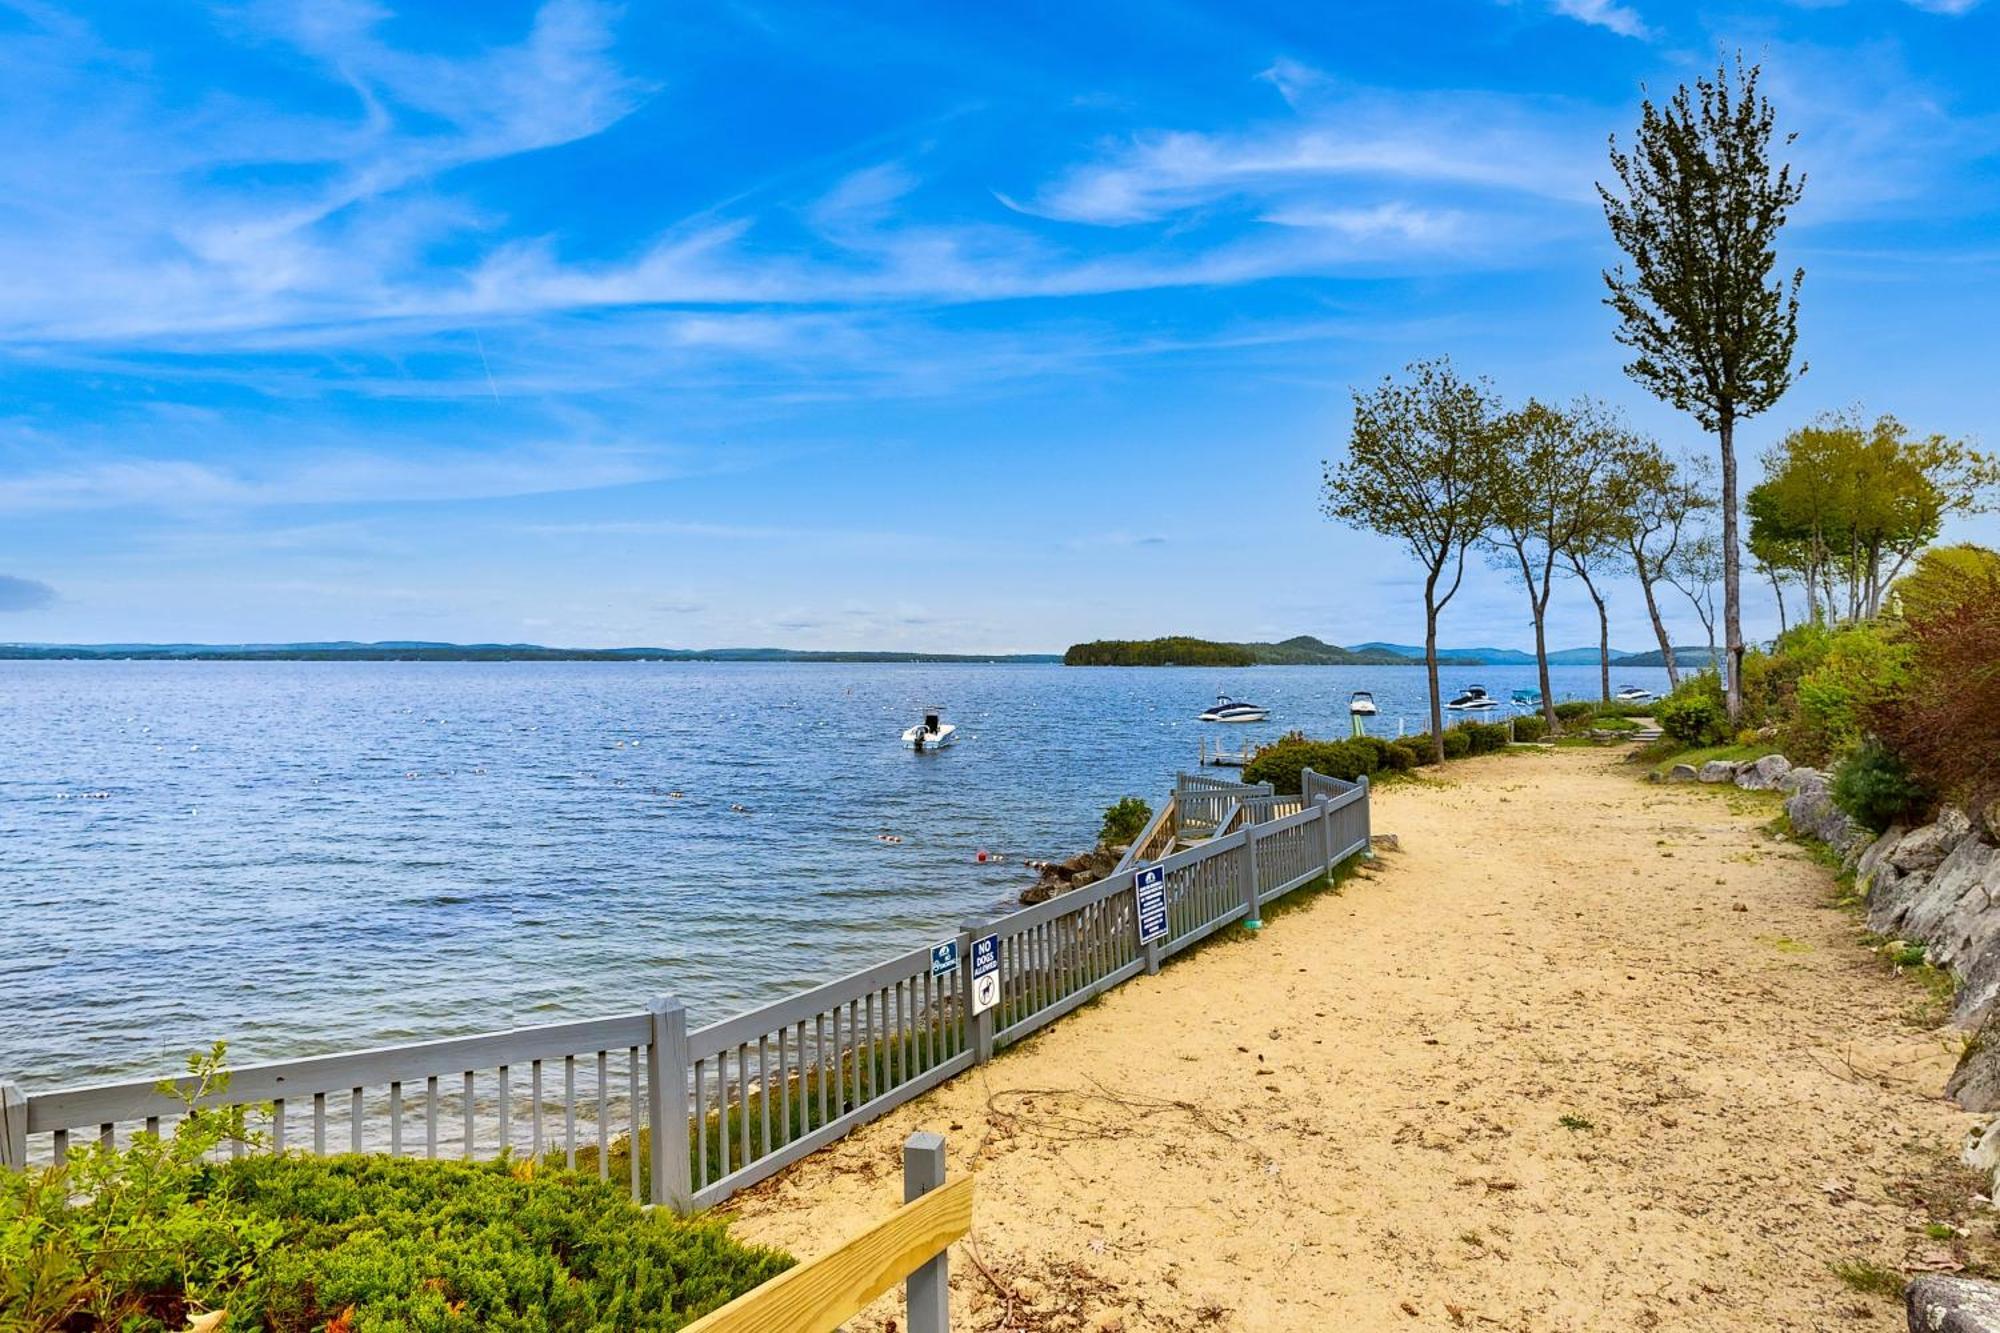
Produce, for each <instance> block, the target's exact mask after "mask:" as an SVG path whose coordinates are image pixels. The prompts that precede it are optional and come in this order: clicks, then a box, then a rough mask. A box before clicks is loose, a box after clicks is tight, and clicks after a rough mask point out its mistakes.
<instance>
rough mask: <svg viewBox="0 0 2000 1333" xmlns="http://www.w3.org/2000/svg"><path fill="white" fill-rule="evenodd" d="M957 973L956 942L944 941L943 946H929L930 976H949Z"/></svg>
mask: <svg viewBox="0 0 2000 1333" xmlns="http://www.w3.org/2000/svg"><path fill="white" fill-rule="evenodd" d="M956 971H958V941H957V940H946V941H945V942H944V943H943V944H933V945H932V946H931V975H932V976H934V977H946V976H950V975H951V974H952V973H953V972H956Z"/></svg>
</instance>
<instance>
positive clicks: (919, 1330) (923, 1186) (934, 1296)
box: [903, 1133, 951, 1333]
mask: <svg viewBox="0 0 2000 1333" xmlns="http://www.w3.org/2000/svg"><path fill="white" fill-rule="evenodd" d="M944 1171H945V1162H944V1139H943V1137H942V1136H941V1135H937V1134H924V1133H918V1134H912V1135H910V1137H909V1138H908V1139H907V1140H906V1141H905V1142H904V1144H903V1202H904V1203H915V1202H916V1201H917V1200H918V1199H921V1198H923V1197H924V1195H926V1194H929V1193H930V1192H931V1191H932V1190H934V1189H940V1188H942V1187H943V1185H944ZM904 1303H905V1306H906V1308H907V1312H908V1314H909V1329H910V1333H950V1330H951V1258H950V1255H949V1253H948V1252H947V1251H945V1250H939V1251H938V1253H937V1257H936V1258H934V1259H932V1260H931V1261H930V1262H929V1263H926V1264H925V1265H924V1266H923V1267H922V1268H919V1269H917V1271H916V1272H914V1273H912V1274H910V1277H909V1281H908V1283H907V1284H906V1285H905V1287H904Z"/></svg>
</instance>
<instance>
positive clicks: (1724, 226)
mask: <svg viewBox="0 0 2000 1333" xmlns="http://www.w3.org/2000/svg"><path fill="white" fill-rule="evenodd" d="M1758 75H1759V69H1758V67H1757V66H1756V65H1754V64H1753V65H1749V66H1746V65H1745V64H1744V63H1743V59H1742V57H1741V56H1740V55H1739V56H1738V57H1737V59H1736V68H1735V77H1734V78H1733V79H1732V78H1731V75H1730V69H1729V66H1728V65H1727V64H1724V65H1722V66H1720V67H1719V68H1718V69H1717V70H1716V73H1715V78H1714V79H1713V80H1709V79H1697V80H1695V83H1694V87H1693V88H1692V89H1689V88H1688V87H1687V86H1686V85H1683V86H1682V87H1681V88H1680V89H1679V90H1677V91H1676V92H1675V94H1674V96H1673V98H1672V99H1671V100H1669V101H1668V102H1667V103H1666V104H1665V105H1664V106H1655V105H1654V104H1653V102H1652V100H1651V99H1647V101H1646V102H1645V104H1644V105H1643V107H1642V108H1641V110H1640V119H1639V130H1638V134H1637V136H1636V137H1635V140H1634V143H1633V147H1632V151H1631V152H1630V153H1626V152H1624V151H1622V150H1620V148H1619V147H1618V140H1617V138H1616V137H1615V136H1614V137H1613V138H1612V141H1611V168H1612V171H1613V172H1614V173H1615V174H1616V175H1617V177H1618V185H1619V189H1618V190H1617V191H1613V190H1612V189H1610V188H1608V187H1606V186H1604V185H1602V184H1600V185H1599V186H1598V194H1599V196H1600V197H1601V198H1602V200H1603V202H1604V217H1605V220H1606V221H1607V222H1608V223H1609V224H1610V226H1611V235H1612V238H1613V239H1614V240H1616V241H1617V242H1618V246H1619V248H1620V249H1621V250H1623V251H1624V252H1625V255H1626V258H1627V259H1628V260H1629V261H1630V268H1629V269H1628V268H1627V267H1626V266H1625V265H1623V264H1621V265H1619V266H1618V267H1617V268H1614V269H1610V270H1607V271H1606V272H1605V274H1604V281H1605V285H1606V286H1607V287H1608V288H1609V295H1608V296H1607V297H1606V304H1608V305H1610V306H1611V308H1612V309H1613V310H1614V311H1616V312H1617V315H1618V325H1619V326H1618V334H1617V336H1618V341H1619V342H1621V343H1623V344H1625V345H1626V346H1627V347H1629V348H1631V349H1632V350H1633V353H1634V356H1633V359H1632V360H1631V361H1630V362H1629V363H1627V365H1626V367H1625V373H1626V374H1628V375H1630V376H1631V377H1632V378H1633V379H1634V380H1636V381H1638V382H1639V383H1640V384H1642V385H1644V386H1645V387H1646V388H1647V389H1648V390H1650V391H1651V392H1652V393H1653V394H1655V395H1656V396H1657V397H1659V398H1660V399H1662V400H1663V401H1665V402H1669V403H1672V404H1673V405H1674V406H1675V407H1677V408H1679V409H1680V410H1682V411H1684V412H1689V413H1692V414H1693V415H1694V418H1695V420H1696V421H1697V422H1699V423H1700V424H1701V426H1702V428H1703V429H1704V430H1709V431H1713V432H1714V433H1715V437H1716V443H1717V445H1718V447H1719V450H1720V453H1721V461H1722V497H1721V498H1722V534H1721V556H1722V588H1723V629H1724V634H1725V636H1726V639H1727V642H1728V647H1729V671H1728V673H1727V675H1728V695H1727V700H1728V707H1729V717H1730V720H1731V721H1732V722H1734V721H1736V720H1737V719H1738V718H1739V717H1740V716H1741V713H1742V704H1743V695H1742V689H1741V682H1740V681H1739V680H1738V676H1739V675H1740V667H1741V665H1742V661H1743V616H1742V587H1741V582H1742V570H1741V555H1740V542H1739V540H1738V537H1737V514H1736V507H1737V499H1736V423H1737V422H1739V421H1741V420H1744V419H1745V418H1747V417H1751V416H1754V415H1756V414H1757V413H1759V412H1762V411H1763V410H1765V409H1766V408H1768V407H1770V406H1771V405H1772V404H1773V403H1775V402H1777V401H1778V399H1779V398H1780V397H1781V396H1783V394H1784V392H1785V390H1786V389H1788V388H1790V387H1791V383H1792V380H1793V379H1794V378H1795V377H1796V376H1797V375H1799V374H1803V373H1804V372H1805V366H1804V365H1803V364H1800V365H1799V366H1798V368H1797V369H1796V370H1794V368H1793V364H1792V353H1793V348H1794V344H1795V343H1796V342H1797V341H1798V312H1799V297H1798V294H1799V286H1800V284H1801V283H1802V282H1804V280H1805V270H1804V269H1794V270H1793V271H1792V273H1791V275H1790V277H1789V279H1787V278H1786V277H1784V276H1782V275H1780V274H1778V250H1777V242H1778V235H1779V233H1780V231H1782V230H1783V228H1784V225H1785V219H1786V216H1787V214H1788V213H1789V211H1790V209H1791V207H1792V206H1793V205H1794V204H1796V203H1797V202H1798V201H1799V197H1800V194H1801V193H1802V191H1803V189H1804V186H1805V177H1804V176H1803V175H1802V174H1801V175H1794V174H1793V171H1792V168H1791V166H1790V165H1789V164H1786V163H1780V162H1779V161H1777V159H1776V157H1775V156H1774V153H1773V149H1774V147H1777V148H1779V149H1782V148H1783V147H1785V146H1788V145H1790V144H1791V143H1792V141H1793V138H1794V137H1795V136H1792V135H1789V134H1788V135H1786V136H1784V137H1783V138H1782V139H1781V140H1776V142H1775V144H1774V138H1775V134H1776V130H1775V126H1776V114H1775V113H1774V112H1773V110H1772V108H1771V104H1770V102H1769V101H1768V100H1767V99H1765V98H1764V97H1763V96H1762V95H1761V94H1760V93H1759V92H1758V91H1757V80H1758Z"/></svg>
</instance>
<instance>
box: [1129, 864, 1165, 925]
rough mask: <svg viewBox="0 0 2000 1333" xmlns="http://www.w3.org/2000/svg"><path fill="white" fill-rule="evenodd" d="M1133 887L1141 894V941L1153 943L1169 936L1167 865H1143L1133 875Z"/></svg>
mask: <svg viewBox="0 0 2000 1333" xmlns="http://www.w3.org/2000/svg"><path fill="white" fill-rule="evenodd" d="M1132 889H1133V891H1134V892H1135V893H1137V894H1138V895H1139V943H1141V944H1151V943H1152V942H1153V941H1154V940H1163V939H1165V938H1166V937H1167V929H1168V927H1167V870H1166V867H1165V866H1141V867H1140V868H1139V869H1138V871H1137V872H1136V873H1135V874H1134V875H1133V876H1132Z"/></svg>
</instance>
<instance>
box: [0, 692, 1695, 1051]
mask: <svg viewBox="0 0 2000 1333" xmlns="http://www.w3.org/2000/svg"><path fill="white" fill-rule="evenodd" d="M1555 679H1556V682H1557V693H1558V694H1564V695H1567V694H1576V695H1594V694H1595V692H1596V683H1597V673H1596V671H1595V669H1593V668H1559V669H1558V670H1557V671H1556V673H1555ZM1475 681H1476V682H1478V683H1481V684H1484V685H1486V686H1487V687H1488V688H1489V689H1491V690H1493V691H1494V692H1495V693H1496V694H1499V695H1500V696H1501V697H1503V698H1504V697H1505V695H1506V692H1507V691H1508V690H1510V689H1512V688H1515V687H1517V686H1521V685H1526V684H1531V683H1532V682H1533V670H1532V668H1520V667H1513V668H1506V667H1478V668H1463V669H1454V670H1448V671H1447V672H1446V674H1445V684H1446V686H1447V688H1453V687H1456V686H1460V685H1463V684H1466V683H1469V682H1475ZM1627 682H1631V683H1636V684H1640V685H1644V686H1646V687H1648V688H1651V689H1660V688H1663V687H1664V684H1665V673H1664V672H1662V671H1658V670H1630V671H1627V670H1620V671H1617V672H1616V673H1615V676H1614V681H1613V684H1614V686H1615V685H1620V684H1624V683H1627ZM1423 688H1424V677H1423V672H1422V670H1421V669H1412V668H1393V667H1391V668H1383V667H1353V668H1326V667H1257V668H1252V669H1249V670H1240V671H1221V670H1199V669H1189V670H1145V669H1131V670H1125V669H1092V670H1078V669H1068V670H1065V669H1064V668H1061V667H1054V666H984V665H952V666H902V665H888V666H884V665H866V666H844V665H819V664H810V665H807V664H800V665H781V664H761V663H760V664H683V663H671V664H670V663H660V664H652V663H494V664H488V663H307V662H275V663H231V662H179V663H175V662H97V663H78V662H0V911H3V912H4V928H0V976H3V977H5V978H6V985H5V988H4V999H0V1077H13V1078H15V1079H16V1080H18V1081H20V1082H21V1083H23V1084H25V1085H26V1086H29V1087H32V1088H46V1087H51V1086H57V1085H61V1084H66V1083H75V1082H80V1081H85V1080H88V1079H93V1078H97V1077H101V1076H106V1075H111V1074H126V1073H151V1072H164V1071H165V1070H166V1069H167V1068H168V1067H169V1066H172V1065H175V1064H177V1063H178V1061H179V1059H180V1057H181V1056H182V1054H184V1053H185V1052H186V1051H188V1050H190V1049H192V1048H194V1047H196V1046H199V1045H202V1044H205V1043H206V1042H208V1041H210V1040H212V1039H214V1038H216V1037H226V1038H228V1039H229V1040H230V1042H231V1055H232V1058H233V1059H236V1060H239V1061H240V1060H249V1059H257V1058H272V1057H278V1056H284V1055H296V1054H303V1053H308V1052H316V1051H324V1050H332V1049H340V1048H345V1047H351V1046H357V1045H367V1044H374V1043H379V1042H385V1041H393V1040H398V1039H404V1038H413V1037H435V1036H448V1035H452V1034H454V1033H460V1032H468V1031H478V1030H482V1029H487V1028H495V1027H502V1026H507V1025H512V1024H520V1023H531V1022H538V1021H552V1020H553V1019H555V1018H558V1017H581V1016H588V1015H592V1014H598V1013H606V1012H615V1011H619V1010H623V1009H628V1008H633V1007H637V1006H638V1005H640V1004H642V1003H643V1002H644V1000H645V999H646V997H648V996H650V995H654V994H662V993H672V994H677V995H679V996H681V997H682V998H683V999H684V1000H686V1001H687V1003H688V1006H689V1008H690V1011H691V1018H692V1020H693V1021H695V1022H697V1023H699V1022H706V1021H709V1020H711V1019H714V1018H718V1017H722V1016H724V1015H726V1014H728V1013H731V1012H735V1011H736V1010H738V1009H740V1008H743V1007H745V1006H746V1005H748V1004H751V1003H755V1002H757V1001H759V1000H763V999H768V998H773V997H775V996H777V995H779V994H782V993H784V992H786V991H788V990H791V989H793V988H796V987H798V986H800V985H801V984H803V983H806V982H809V981H815V980H823V979H826V978H829V977H832V976H836V975H838V974H840V973H842V972H845V971H850V970H852V969H854V968H857V967H860V966H863V965H865V964H868V963H872V962H875V961H878V960H880V959H881V958H884V957H886V956H888V955H889V954H891V953H892V952H895V951H896V950H898V949H903V948H909V947H914V946H915V945H917V944H921V943H924V942H926V941H927V940H929V939H930V938H932V937H941V936H942V935H944V934H947V933H950V932H951V931H952V930H954V929H955V928H956V926H957V924H958V923H959V922H961V921H963V920H965V919H967V918H969V917H976V916H980V915H984V914H989V913H992V912H994V911H995V910H998V909H1000V908H1002V907H1004V906H1005V905H1007V904H1008V903H1010V902H1011V901H1012V899H1013V896H1014V895H1015V894H1016V893H1017V892H1018V891H1019V890H1020V888H1021V887H1022V886H1023V885H1024V884H1025V883H1027V882H1028V881H1029V879H1030V878H1031V876H1030V875H1029V873H1028V872H1027V871H1026V870H1025V869H1023V867H1022V866H1021V860H1022V859H1023V858H1024V857H1043V856H1050V855H1063V854H1067V853H1069V852H1071V851H1074V850H1076V849H1078V848H1080V847H1082V846H1084V845H1086V844H1087V843H1088V842H1089V841H1090V839H1091V837H1092V836H1093V835H1094V833H1095V831H1096V824H1097V819H1098V816H1099V815H1100V814H1101V812H1102V810H1103V807H1104V806H1105V805H1107V804H1108V803H1110V802H1111V801H1112V800H1115V799H1116V798H1117V797H1119V796H1121V795H1126V794H1134V795H1139V796H1143V797H1145V798H1146V799H1147V800H1148V801H1154V802H1157V800H1158V798H1159V797H1160V795H1161V794H1162V793H1164V792H1165V791H1166V790H1167V789H1168V788H1169V787H1170V786H1171V785H1172V774H1173V772H1174V770H1175V769H1177V768H1191V767H1193V765H1194V762H1195V758H1196V754H1197V747H1198V745H1199V743H1200V738H1202V737H1209V738H1211V739H1216V738H1222V739H1226V740H1227V741H1228V742H1229V743H1230V744H1231V745H1232V746H1234V745H1240V744H1242V743H1243V742H1244V741H1246V740H1249V741H1255V740H1259V739H1265V738H1268V737H1270V736H1274V735H1276V734H1278V733H1280V732H1282V731H1286V730H1290V729H1293V728H1303V729H1305V730H1307V731H1309V732H1312V733H1313V734H1334V735H1339V734H1345V732H1346V728H1347V717H1346V704H1347V697H1348V693H1349V691H1351V690H1354V689H1370V690H1372V691H1373V692H1374V694H1375V697H1376V699H1377V701H1378V703H1380V705H1381V706H1382V710H1383V716H1382V717H1381V718H1380V719H1378V720H1377V723H1376V727H1375V729H1376V730H1377V731H1378V732H1379V733H1381V734H1388V735H1394V734H1395V731H1396V719H1397V716H1398V715H1407V716H1408V717H1409V718H1410V719H1411V729H1412V730H1416V729H1419V727H1420V725H1421V723H1420V722H1418V721H1417V719H1418V717H1419V714H1420V713H1421V712H1422V710H1423V708H1424V702H1423ZM1217 690H1226V691H1228V692H1229V693H1231V694H1235V695H1239V696H1245V697H1248V698H1251V699H1254V700H1256V701H1257V702H1259V703H1263V704H1266V705H1268V706H1270V707H1271V708H1272V710H1273V712H1272V717H1271V720H1270V722H1268V723H1266V724H1263V725H1260V726H1247V727H1246V726H1231V727H1217V726H1209V725H1204V724H1202V723H1198V722H1196V721H1195V720H1194V715H1195V714H1196V713H1197V712H1199V711H1200V710H1201V708H1202V707H1203V706H1204V705H1205V704H1206V703H1207V702H1208V701H1209V699H1210V698H1211V697H1212V696H1213V695H1214V694H1215V693H1216V692H1217ZM926 705H941V706H942V707H943V708H944V710H945V713H946V716H947V718H948V719H950V720H952V721H955V722H957V723H958V724H959V726H960V735H961V738H962V739H961V743H960V744H959V745H957V746H956V747H954V748H953V749H950V750H947V751H945V752H943V753H940V754H933V755H922V756H919V755H913V754H910V753H908V752H907V751H904V750H902V749H900V748H899V747H898V745H897V743H896V737H897V735H898V733H899V732H900V731H901V730H902V728H903V727H905V726H906V725H908V724H909V723H910V722H912V721H914V720H916V717H917V715H918V714H919V713H920V712H921V711H922V709H923V708H924V707H925V706H926ZM677 793H678V794H677ZM733 807H741V809H736V808H733ZM883 834H890V835H894V836H897V837H900V838H901V839H902V841H901V842H900V843H894V844H892V843H886V842H883V841H881V840H880V838H881V835H883ZM981 849H985V850H987V851H989V852H991V853H994V854H996V857H997V859H996V860H995V861H993V862H990V863H988V864H985V865H981V864H979V863H978V862H977V860H976V853H977V852H978V851H979V850H981Z"/></svg>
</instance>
